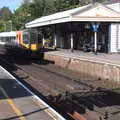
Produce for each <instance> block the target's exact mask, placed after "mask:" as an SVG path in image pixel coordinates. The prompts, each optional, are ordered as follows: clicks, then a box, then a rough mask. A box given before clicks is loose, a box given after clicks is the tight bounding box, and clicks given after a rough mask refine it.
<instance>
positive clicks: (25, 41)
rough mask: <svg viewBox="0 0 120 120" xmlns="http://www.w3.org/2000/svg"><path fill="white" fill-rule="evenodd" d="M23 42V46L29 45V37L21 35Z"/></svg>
mask: <svg viewBox="0 0 120 120" xmlns="http://www.w3.org/2000/svg"><path fill="white" fill-rule="evenodd" d="M23 42H24V43H25V44H29V36H28V34H23Z"/></svg>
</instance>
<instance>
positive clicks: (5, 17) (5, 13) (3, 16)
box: [0, 7, 12, 21]
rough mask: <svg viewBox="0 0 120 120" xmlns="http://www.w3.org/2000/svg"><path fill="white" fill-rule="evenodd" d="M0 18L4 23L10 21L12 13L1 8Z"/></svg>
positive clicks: (7, 9) (5, 8) (6, 8)
mask: <svg viewBox="0 0 120 120" xmlns="http://www.w3.org/2000/svg"><path fill="white" fill-rule="evenodd" d="M0 16H1V19H2V20H4V21H7V20H10V19H11V17H12V12H11V11H10V9H9V8H8V7H3V8H2V9H1V10H0Z"/></svg>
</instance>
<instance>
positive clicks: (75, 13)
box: [26, 3, 120, 28]
mask: <svg viewBox="0 0 120 120" xmlns="http://www.w3.org/2000/svg"><path fill="white" fill-rule="evenodd" d="M118 6H119V7H120V5H119V3H116V4H110V5H102V4H99V3H96V4H89V5H86V6H83V7H78V8H74V9H71V10H67V11H63V12H59V13H55V14H52V15H48V16H43V17H41V18H38V19H35V20H33V21H31V22H29V23H27V24H26V28H33V27H40V26H45V25H51V24H57V23H63V22H74V21H88V22H94V21H99V22H100V21H101V22H119V21H120V12H119V10H120V8H119V9H118Z"/></svg>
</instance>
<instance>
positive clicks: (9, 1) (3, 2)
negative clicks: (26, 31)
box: [0, 0, 23, 11]
mask: <svg viewBox="0 0 120 120" xmlns="http://www.w3.org/2000/svg"><path fill="white" fill-rule="evenodd" d="M22 1H23V0H0V8H2V7H3V6H6V7H9V8H10V10H11V11H14V10H15V9H16V8H18V7H19V6H20V4H21V3H22Z"/></svg>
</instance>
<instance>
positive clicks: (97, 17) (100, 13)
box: [26, 3, 120, 53]
mask: <svg viewBox="0 0 120 120" xmlns="http://www.w3.org/2000/svg"><path fill="white" fill-rule="evenodd" d="M26 28H28V29H37V30H38V31H39V32H40V34H42V38H41V39H42V42H43V45H45V39H46V33H45V32H46V29H49V30H51V31H52V35H53V37H52V39H51V41H50V44H49V46H55V47H57V48H61V49H71V50H81V51H95V52H96V51H97V52H102V53H117V52H120V3H112V4H100V3H95V4H88V5H86V6H82V7H78V8H74V9H71V10H67V11H63V12H59V13H55V14H52V15H48V16H43V17H41V18H38V19H35V20H33V21H31V22H29V23H27V24H26Z"/></svg>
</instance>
